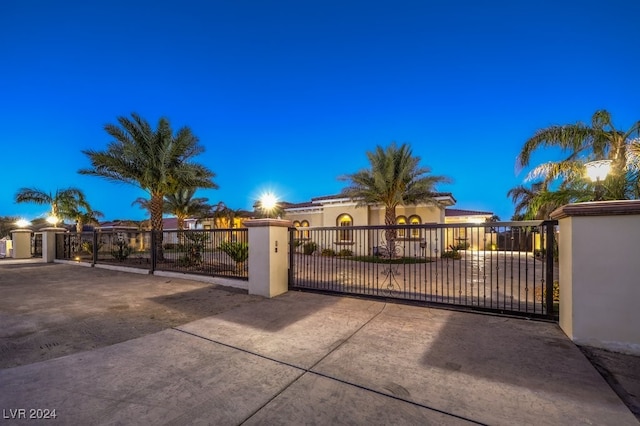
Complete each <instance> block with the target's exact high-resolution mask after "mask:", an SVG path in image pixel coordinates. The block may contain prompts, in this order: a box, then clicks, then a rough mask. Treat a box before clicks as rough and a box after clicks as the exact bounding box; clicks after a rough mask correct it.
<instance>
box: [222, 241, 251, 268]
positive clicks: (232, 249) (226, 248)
mask: <svg viewBox="0 0 640 426" xmlns="http://www.w3.org/2000/svg"><path fill="white" fill-rule="evenodd" d="M218 248H219V249H220V250H222V251H223V252H225V253H226V254H227V255H229V257H230V258H231V259H233V261H234V262H240V263H242V262H246V260H247V259H248V258H249V244H247V243H237V242H232V241H223V242H222V243H220V246H219V247H218Z"/></svg>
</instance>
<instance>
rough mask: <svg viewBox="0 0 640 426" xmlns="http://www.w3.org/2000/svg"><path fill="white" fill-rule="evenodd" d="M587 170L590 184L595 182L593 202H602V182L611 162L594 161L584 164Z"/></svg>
mask: <svg viewBox="0 0 640 426" xmlns="http://www.w3.org/2000/svg"><path fill="white" fill-rule="evenodd" d="M585 167H586V168H587V176H589V179H591V181H592V182H595V184H596V188H595V201H602V196H603V195H604V194H603V193H604V188H603V186H602V181H603V180H605V178H606V177H607V175H608V174H609V171H610V170H611V160H596V161H590V162H588V163H586V164H585Z"/></svg>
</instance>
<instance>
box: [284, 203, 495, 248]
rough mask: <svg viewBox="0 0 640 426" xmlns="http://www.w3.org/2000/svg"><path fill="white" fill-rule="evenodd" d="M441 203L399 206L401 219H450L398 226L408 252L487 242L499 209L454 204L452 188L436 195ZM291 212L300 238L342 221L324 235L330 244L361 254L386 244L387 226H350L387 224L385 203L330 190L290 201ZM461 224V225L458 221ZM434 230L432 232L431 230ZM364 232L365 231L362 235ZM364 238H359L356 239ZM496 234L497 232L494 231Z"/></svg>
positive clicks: (288, 210)
mask: <svg viewBox="0 0 640 426" xmlns="http://www.w3.org/2000/svg"><path fill="white" fill-rule="evenodd" d="M434 198H435V200H436V201H437V203H423V204H417V205H400V206H398V207H396V224H397V225H424V224H429V225H445V224H452V225H451V226H442V227H437V228H434V229H430V230H428V231H427V230H426V229H424V227H423V229H420V228H419V227H415V228H412V227H411V226H408V227H407V229H398V230H397V235H396V239H397V240H398V241H401V243H402V245H403V247H404V248H405V249H406V251H407V252H412V253H417V254H419V255H421V256H435V255H437V253H438V252H442V251H443V250H447V249H448V248H449V246H460V247H463V246H466V247H470V248H479V247H481V246H482V244H484V243H485V241H486V239H487V236H486V235H485V227H484V226H482V227H481V226H477V225H478V224H480V223H484V222H485V221H486V220H487V219H488V218H490V217H491V216H492V215H493V213H491V212H483V211H475V210H460V209H448V208H447V207H451V206H453V205H455V203H456V199H455V198H454V197H453V195H452V194H451V193H448V192H441V193H436V194H435V196H434ZM284 212H285V217H286V218H287V219H288V220H291V221H292V222H293V224H294V226H295V227H297V228H299V230H298V233H297V235H296V238H297V239H298V240H301V241H304V240H307V239H310V233H309V231H304V229H300V228H305V227H339V228H344V230H342V229H340V230H339V231H338V232H335V233H334V235H333V236H332V237H331V238H323V241H322V243H321V244H322V245H323V246H324V247H321V248H324V249H333V250H336V251H339V250H341V249H348V250H351V251H356V252H358V254H363V255H370V254H375V253H377V252H378V251H379V250H380V248H379V247H380V245H384V244H385V236H384V232H383V231H380V230H377V231H376V230H371V231H368V232H359V233H354V232H350V230H349V228H350V227H357V226H378V225H384V215H385V208H384V206H382V205H380V204H376V205H367V206H360V207H358V206H357V203H356V202H355V201H353V200H351V199H349V198H347V197H344V196H341V195H329V196H324V197H316V198H312V199H311V201H309V202H304V203H297V204H290V203H287V204H286V205H285V206H284ZM456 225H457V226H456ZM427 233H429V235H427ZM357 235H359V237H357ZM356 239H359V241H355V240H356ZM489 239H491V236H489Z"/></svg>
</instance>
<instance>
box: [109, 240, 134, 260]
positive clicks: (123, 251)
mask: <svg viewBox="0 0 640 426" xmlns="http://www.w3.org/2000/svg"><path fill="white" fill-rule="evenodd" d="M115 245H116V247H117V249H116V250H112V251H111V256H113V258H114V259H117V260H119V261H120V262H123V261H125V260H127V257H129V255H130V254H131V252H133V250H132V249H131V247H129V244H127V242H126V241H124V240H118V241H116V243H115Z"/></svg>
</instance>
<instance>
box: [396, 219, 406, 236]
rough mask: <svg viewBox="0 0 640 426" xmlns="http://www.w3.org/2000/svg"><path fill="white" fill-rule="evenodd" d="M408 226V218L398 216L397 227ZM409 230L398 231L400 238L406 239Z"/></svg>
mask: <svg viewBox="0 0 640 426" xmlns="http://www.w3.org/2000/svg"><path fill="white" fill-rule="evenodd" d="M406 224H407V218H406V217H404V216H398V217H397V218H396V225H406ZM406 234H407V230H406V229H404V228H402V229H398V237H399V238H404V237H406V236H407V235H406Z"/></svg>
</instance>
